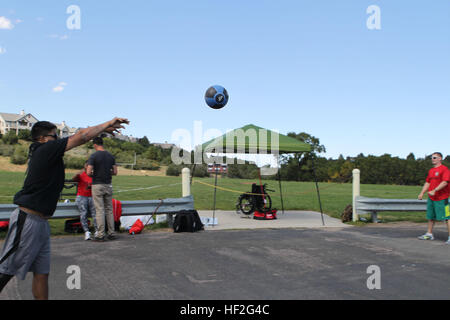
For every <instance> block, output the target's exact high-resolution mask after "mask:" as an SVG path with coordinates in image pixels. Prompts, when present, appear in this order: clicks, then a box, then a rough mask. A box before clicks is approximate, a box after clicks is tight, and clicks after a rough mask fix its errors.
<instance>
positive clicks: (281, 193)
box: [278, 168, 284, 214]
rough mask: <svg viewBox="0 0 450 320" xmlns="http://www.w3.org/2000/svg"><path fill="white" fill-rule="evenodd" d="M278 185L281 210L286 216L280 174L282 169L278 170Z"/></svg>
mask: <svg viewBox="0 0 450 320" xmlns="http://www.w3.org/2000/svg"><path fill="white" fill-rule="evenodd" d="M278 184H279V186H280V197H281V210H282V212H283V214H284V203H283V191H282V190H281V172H280V168H278Z"/></svg>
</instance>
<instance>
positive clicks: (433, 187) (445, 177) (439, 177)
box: [418, 152, 450, 244]
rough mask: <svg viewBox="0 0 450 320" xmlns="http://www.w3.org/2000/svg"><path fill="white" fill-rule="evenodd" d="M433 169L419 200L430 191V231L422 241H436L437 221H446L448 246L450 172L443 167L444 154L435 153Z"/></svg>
mask: <svg viewBox="0 0 450 320" xmlns="http://www.w3.org/2000/svg"><path fill="white" fill-rule="evenodd" d="M431 162H432V164H433V168H431V169H430V171H429V172H428V176H427V179H426V182H425V185H424V186H423V188H422V191H421V192H420V194H419V197H418V198H419V200H422V198H423V195H424V194H425V192H427V191H428V203H427V219H428V231H427V233H425V234H424V235H422V236H420V237H419V239H420V240H434V237H433V227H434V223H435V221H444V222H445V223H446V224H447V229H448V233H449V237H448V240H447V242H446V243H447V244H450V210H449V205H448V198H449V196H450V170H449V169H448V168H447V167H446V166H444V165H442V154H441V153H440V152H435V153H433V154H432V155H431Z"/></svg>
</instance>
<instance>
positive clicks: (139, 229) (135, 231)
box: [129, 219, 144, 234]
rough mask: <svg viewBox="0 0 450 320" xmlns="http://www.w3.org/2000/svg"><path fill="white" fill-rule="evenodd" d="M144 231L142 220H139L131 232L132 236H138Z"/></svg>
mask: <svg viewBox="0 0 450 320" xmlns="http://www.w3.org/2000/svg"><path fill="white" fill-rule="evenodd" d="M142 230H144V224H143V223H142V221H141V219H137V220H136V222H135V223H134V224H133V226H132V227H131V229H130V231H129V232H130V234H138V233H141V232H142Z"/></svg>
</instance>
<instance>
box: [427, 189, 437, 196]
mask: <svg viewBox="0 0 450 320" xmlns="http://www.w3.org/2000/svg"><path fill="white" fill-rule="evenodd" d="M428 194H429V195H430V196H432V197H433V196H434V195H435V194H436V190H432V191H429V192H428Z"/></svg>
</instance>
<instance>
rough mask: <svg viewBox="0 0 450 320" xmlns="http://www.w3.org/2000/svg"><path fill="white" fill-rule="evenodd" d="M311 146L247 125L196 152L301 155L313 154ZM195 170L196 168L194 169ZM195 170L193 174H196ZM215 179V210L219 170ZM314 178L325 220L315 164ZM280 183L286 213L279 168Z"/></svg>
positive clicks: (209, 142)
mask: <svg viewBox="0 0 450 320" xmlns="http://www.w3.org/2000/svg"><path fill="white" fill-rule="evenodd" d="M311 151H312V147H311V145H309V144H307V143H304V142H301V141H299V140H297V139H294V138H292V137H289V136H286V135H283V134H280V133H277V132H274V131H271V130H268V129H264V128H261V127H258V126H255V125H253V124H249V125H246V126H244V127H242V128H238V129H235V130H232V131H229V132H227V133H225V134H224V135H222V136H220V137H217V138H215V139H212V140H210V141H208V142H206V143H204V144H202V145H201V146H198V147H197V148H196V152H202V154H206V153H216V154H227V153H231V154H273V155H280V154H290V153H301V152H311ZM194 170H195V167H194ZM194 170H193V171H192V174H194ZM215 171H216V177H215V188H214V210H213V212H214V213H215V207H216V205H215V204H216V190H217V170H215ZM313 171H314V178H315V183H316V189H317V196H318V199H319V206H320V212H321V215H322V224H323V225H324V224H325V223H324V220H323V211H322V203H321V200H320V191H319V185H318V183H317V177H316V174H315V168H314V163H313ZM278 182H279V186H280V196H281V205H282V210H283V213H284V204H283V194H282V189H281V175H280V170H279V168H278Z"/></svg>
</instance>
